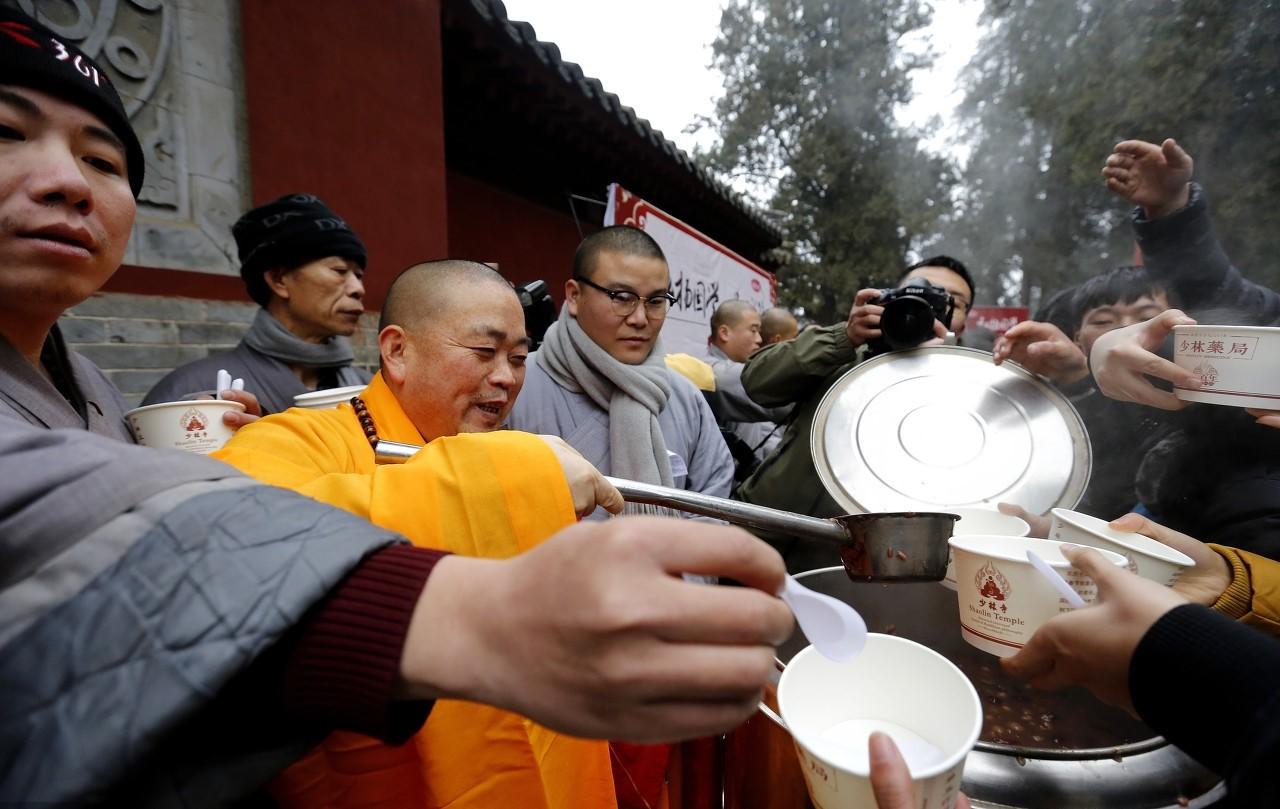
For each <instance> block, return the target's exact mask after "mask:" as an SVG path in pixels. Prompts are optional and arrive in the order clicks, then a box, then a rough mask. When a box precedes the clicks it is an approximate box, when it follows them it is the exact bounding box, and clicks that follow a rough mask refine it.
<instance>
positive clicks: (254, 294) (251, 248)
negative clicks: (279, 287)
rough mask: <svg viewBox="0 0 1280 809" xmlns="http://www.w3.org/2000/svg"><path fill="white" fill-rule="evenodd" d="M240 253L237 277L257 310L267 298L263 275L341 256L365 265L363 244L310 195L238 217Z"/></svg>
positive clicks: (279, 201) (287, 197) (284, 199)
mask: <svg viewBox="0 0 1280 809" xmlns="http://www.w3.org/2000/svg"><path fill="white" fill-rule="evenodd" d="M231 235H233V236H235V238H236V247H238V248H239V251H240V277H241V278H243V279H244V285H245V288H246V289H248V290H249V297H251V298H253V299H254V300H255V301H257V303H258V305H259V306H266V305H267V302H268V301H270V300H271V290H270V289H269V288H268V287H267V282H266V280H265V279H264V278H263V274H264V273H265V272H266V271H267V270H270V269H272V268H283V269H293V268H294V267H300V266H302V265H303V264H307V263H309V262H312V261H315V260H317V259H321V258H324V257H325V256H342V257H343V258H348V259H351V260H352V261H354V262H355V263H357V264H359V265H360V266H361V267H364V266H365V264H366V263H367V261H368V255H367V254H366V253H365V249H364V242H362V241H360V237H359V236H357V235H356V234H355V231H353V230H352V229H351V227H350V226H349V225H347V223H346V222H344V221H342V219H341V218H339V217H338V215H337V214H335V213H334V212H333V211H332V210H330V209H329V206H328V205H325V204H324V202H323V201H322V200H321V199H320V198H319V197H315V196H312V195H311V194H286V195H285V196H283V197H280V198H279V199H277V200H273V201H272V202H268V203H267V204H266V205H261V206H259V207H257V208H254V209H253V210H252V211H249V212H248V213H246V214H245V215H244V216H242V217H240V219H239V221H237V222H236V223H235V225H233V226H232V228H231Z"/></svg>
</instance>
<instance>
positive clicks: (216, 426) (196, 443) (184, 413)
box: [124, 399, 244, 455]
mask: <svg viewBox="0 0 1280 809" xmlns="http://www.w3.org/2000/svg"><path fill="white" fill-rule="evenodd" d="M230 410H241V411H243V410H244V405H242V404H240V403H239V402H232V401H227V400H224V399H194V400H192V401H182V402H161V403H160V404H153V405H147V406H146V407H135V408H134V409H133V410H130V411H129V412H128V413H125V414H124V415H125V418H127V419H128V420H129V424H130V426H131V427H133V436H134V438H136V439H137V440H138V443H139V444H144V445H146V446H148V447H156V448H157V449H180V450H185V451H186V452H195V453H199V454H200V455H208V454H209V453H210V452H213V451H214V450H215V449H218V448H219V447H221V446H222V445H223V444H225V443H227V441H229V440H230V439H231V436H232V435H233V434H234V432H235V431H234V430H232V429H231V428H230V427H228V426H227V425H225V424H223V423H222V414H224V413H226V412H228V411H230Z"/></svg>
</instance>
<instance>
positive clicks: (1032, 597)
mask: <svg viewBox="0 0 1280 809" xmlns="http://www.w3.org/2000/svg"><path fill="white" fill-rule="evenodd" d="M1096 550H1097V551H1098V553H1100V554H1102V555H1103V556H1105V557H1106V559H1107V561H1108V562H1111V563H1112V564H1114V565H1116V566H1117V567H1125V566H1126V565H1127V561H1126V560H1125V558H1124V557H1123V556H1121V555H1120V554H1118V553H1113V552H1111V551H1108V550H1103V549H1100V548H1099V549H1096ZM1027 551H1034V552H1035V553H1036V554H1037V555H1038V556H1040V558H1041V559H1044V560H1045V561H1046V562H1048V563H1049V566H1050V567H1052V568H1053V569H1054V570H1056V571H1058V573H1060V574H1061V575H1062V578H1064V579H1066V580H1067V583H1068V584H1070V585H1071V588H1072V589H1073V590H1075V591H1076V592H1077V593H1079V594H1080V597H1081V598H1082V599H1084V600H1085V602H1086V603H1092V602H1093V601H1094V600H1096V599H1097V597H1098V586H1097V585H1096V584H1094V582H1093V579H1091V578H1089V577H1088V576H1087V575H1086V574H1085V573H1084V572H1083V571H1081V570H1078V569H1076V568H1074V567H1072V566H1071V563H1070V562H1068V561H1067V558H1066V557H1065V556H1063V555H1062V543H1061V542H1055V541H1054V540H1051V539H1036V538H1035V537H1005V536H996V535H990V534H988V535H981V534H979V535H972V536H958V537H952V538H951V552H952V554H953V555H954V557H955V561H956V601H957V603H958V605H959V607H960V634H961V636H963V637H964V639H965V641H966V642H968V644H969V645H970V646H973V647H976V648H978V649H981V650H982V651H984V652H990V653H991V654H993V655H996V656H997V657H1009V656H1010V655H1014V654H1017V652H1018V650H1019V649H1021V648H1022V647H1023V646H1024V645H1025V644H1026V642H1027V641H1029V640H1030V639H1031V636H1032V635H1034V634H1035V632H1036V630H1037V629H1039V628H1040V627H1041V625H1043V624H1044V622H1045V621H1048V620H1049V619H1050V618H1052V617H1053V616H1055V615H1057V614H1058V613H1060V612H1069V611H1070V610H1071V607H1070V605H1068V604H1067V602H1066V599H1064V598H1062V596H1060V595H1058V591H1057V590H1055V589H1054V588H1053V585H1052V584H1050V583H1049V582H1048V581H1046V580H1045V578H1044V576H1042V575H1041V574H1040V572H1039V571H1037V570H1036V569H1035V568H1034V567H1032V566H1031V563H1030V562H1028V561H1027Z"/></svg>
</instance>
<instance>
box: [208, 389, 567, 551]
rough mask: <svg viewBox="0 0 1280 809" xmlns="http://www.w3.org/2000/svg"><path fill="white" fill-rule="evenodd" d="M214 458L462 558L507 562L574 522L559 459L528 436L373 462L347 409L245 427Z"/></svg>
mask: <svg viewBox="0 0 1280 809" xmlns="http://www.w3.org/2000/svg"><path fill="white" fill-rule="evenodd" d="M214 457H215V458H218V459H219V460H222V461H224V462H226V463H229V464H231V465H232V466H234V467H236V468H237V469H239V470H241V471H242V472H244V473H245V474H247V475H250V476H252V477H254V478H257V479H258V480H261V481H263V482H264V483H270V484H272V485H275V486H283V487H284V488H287V489H292V490H293V491H296V492H298V493H300V494H305V495H307V496H308V497H312V498H315V499H316V500H319V501H321V502H323V503H328V504H329V505H332V506H336V507H338V508H342V509H345V510H347V511H350V512H352V513H353V514H358V515H360V516H362V517H365V518H366V519H368V520H370V521H371V522H373V523H374V524H375V525H378V526H380V527H382V528H387V529H390V530H392V531H397V532H399V533H401V534H403V535H404V536H406V537H408V538H409V539H410V540H411V541H412V542H413V543H414V544H415V545H420V546H423V547H430V548H439V549H443V550H449V551H453V552H455V553H461V554H466V555H468V556H486V557H489V558H505V557H508V556H512V555H514V554H516V553H519V552H520V551H522V550H528V549H529V548H531V547H533V546H534V545H536V544H537V543H539V542H541V541H542V540H544V539H546V538H547V537H549V536H550V535H551V534H553V533H555V532H556V531H557V530H559V529H560V528H564V527H565V526H568V525H572V524H573V523H574V521H575V515H574V511H573V499H572V497H571V495H570V493H569V486H568V482H567V481H566V480H565V477H564V472H563V471H562V470H561V468H560V463H559V461H557V460H556V457H555V453H553V452H552V450H551V448H550V447H549V446H548V445H547V443H546V442H545V441H543V440H542V439H540V438H538V437H537V436H534V435H530V434H528V433H521V432H514V431H499V432H494V433H477V434H471V435H459V436H450V437H447V438H438V439H436V440H435V441H432V442H431V443H429V444H427V445H426V446H425V447H423V448H422V450H420V451H419V452H418V454H417V456H415V457H414V458H413V459H412V460H410V461H409V462H408V463H404V464H388V465H381V466H379V465H375V464H374V463H373V451H372V450H371V449H370V448H369V444H368V442H367V441H366V440H365V438H364V435H363V434H362V433H361V432H360V431H359V426H358V425H357V424H355V422H354V420H353V419H352V417H351V415H350V414H349V413H346V412H344V411H337V410H334V411H298V410H291V411H286V412H285V413H278V414H275V415H272V416H268V417H267V418H264V419H262V420H260V421H258V422H255V423H253V424H250V425H248V426H246V427H243V428H241V430H240V431H239V432H238V433H237V434H236V435H235V436H234V437H233V438H232V439H231V441H229V442H228V443H227V445H226V446H225V447H223V448H222V449H221V450H219V451H218V452H217V453H215V454H214Z"/></svg>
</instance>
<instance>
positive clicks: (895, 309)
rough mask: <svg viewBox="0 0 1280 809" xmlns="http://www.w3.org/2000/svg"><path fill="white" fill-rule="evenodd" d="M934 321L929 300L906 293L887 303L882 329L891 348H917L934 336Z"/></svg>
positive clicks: (882, 317)
mask: <svg viewBox="0 0 1280 809" xmlns="http://www.w3.org/2000/svg"><path fill="white" fill-rule="evenodd" d="M933 321H934V315H933V307H931V306H930V305H929V303H928V301H926V300H925V299H924V298H921V297H918V296H916V295H904V296H903V297H901V298H896V299H894V300H892V301H889V302H888V303H887V304H885V307H884V314H882V315H881V316H880V331H881V332H882V333H883V334H884V341H885V343H886V344H887V345H888V346H889V348H892V349H903V348H915V347H916V346H918V345H920V344H921V343H923V342H924V341H925V340H928V339H929V338H930V337H932V336H933Z"/></svg>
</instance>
